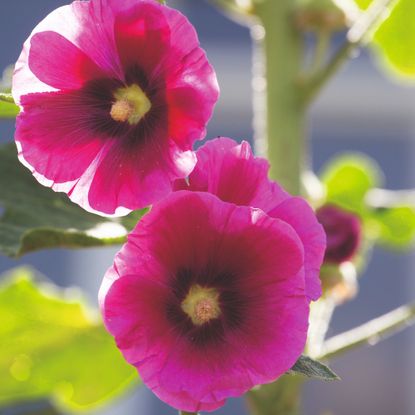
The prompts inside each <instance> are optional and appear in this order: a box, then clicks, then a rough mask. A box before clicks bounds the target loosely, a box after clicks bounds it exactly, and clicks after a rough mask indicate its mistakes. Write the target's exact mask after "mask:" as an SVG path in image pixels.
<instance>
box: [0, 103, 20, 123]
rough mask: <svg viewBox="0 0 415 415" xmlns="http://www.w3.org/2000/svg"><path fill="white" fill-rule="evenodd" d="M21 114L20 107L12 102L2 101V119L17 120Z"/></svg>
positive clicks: (0, 116)
mask: <svg viewBox="0 0 415 415" xmlns="http://www.w3.org/2000/svg"><path fill="white" fill-rule="evenodd" d="M18 113H19V107H18V106H17V105H15V104H13V103H11V102H5V101H2V100H0V119H4V118H16V116H17V114H18Z"/></svg>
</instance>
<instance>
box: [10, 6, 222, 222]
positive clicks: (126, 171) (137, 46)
mask: <svg viewBox="0 0 415 415" xmlns="http://www.w3.org/2000/svg"><path fill="white" fill-rule="evenodd" d="M12 92H13V96H14V99H15V100H16V102H17V103H19V105H20V107H21V109H22V112H21V113H20V115H19V117H18V119H17V130H16V141H17V145H18V150H19V158H20V160H21V161H22V162H23V163H24V164H25V165H26V166H27V167H29V168H30V169H31V170H32V172H33V174H34V176H35V177H36V178H37V180H39V181H40V182H41V183H42V184H44V185H47V186H50V187H52V188H53V189H54V190H56V191H64V192H66V193H67V194H68V195H69V197H70V198H71V199H72V200H73V201H75V202H76V203H78V204H80V205H81V206H83V207H84V208H86V209H88V210H93V211H98V212H102V213H105V214H114V213H115V214H125V213H127V212H128V211H129V210H132V209H137V208H142V207H144V206H147V205H149V204H151V203H153V202H155V201H157V200H159V199H160V198H162V197H164V196H165V195H166V194H168V193H169V192H170V191H171V183H172V181H173V180H174V179H177V178H180V177H186V176H187V175H188V174H189V173H190V171H191V170H192V169H193V167H194V164H195V163H196V158H195V155H194V153H193V152H192V145H193V143H194V141H195V140H197V139H200V138H202V137H203V136H204V135H205V126H206V123H207V121H208V120H209V118H210V116H211V114H212V109H213V106H214V104H215V102H216V100H217V98H218V85H217V81H216V77H215V74H214V71H213V69H212V67H211V66H210V65H209V63H208V61H207V59H206V56H205V53H204V51H203V50H202V49H201V48H200V47H199V42H198V38H197V35H196V32H195V30H194V28H193V27H192V25H191V24H190V23H189V22H188V20H187V19H186V18H185V17H184V16H183V15H182V14H181V13H179V12H178V11H175V10H173V9H171V8H168V7H166V6H162V5H160V4H159V3H158V2H157V1H154V0H123V1H120V0H90V1H75V2H73V3H72V4H71V5H68V6H64V7H61V8H59V9H57V10H55V11H54V12H52V13H51V14H50V15H48V16H47V17H46V18H45V19H44V20H43V21H42V22H41V23H40V24H39V25H38V26H37V27H36V28H35V29H34V31H33V32H32V34H31V35H30V37H29V39H28V40H27V41H26V43H25V45H24V48H23V52H22V54H21V55H20V58H19V60H18V62H17V64H16V70H15V74H14V78H13V91H12Z"/></svg>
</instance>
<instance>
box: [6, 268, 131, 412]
mask: <svg viewBox="0 0 415 415" xmlns="http://www.w3.org/2000/svg"><path fill="white" fill-rule="evenodd" d="M0 321H1V325H0V342H1V353H0V405H1V406H5V405H10V404H12V403H13V402H17V401H18V402H21V401H25V400H33V399H43V398H52V399H54V400H55V401H56V402H57V403H58V404H59V405H62V406H63V407H64V408H69V409H71V410H75V409H90V408H91V407H93V406H96V405H98V404H102V403H103V402H104V401H105V400H108V399H109V398H112V397H115V396H116V395H117V394H120V393H122V392H123V391H125V389H126V388H127V387H128V386H131V385H133V384H136V383H137V376H136V371H135V369H134V368H133V367H132V366H130V365H128V364H127V363H126V362H125V361H124V359H123V357H122V356H121V354H120V352H119V350H118V349H117V348H116V346H115V344H114V341H113V339H112V337H111V336H110V335H109V334H108V333H107V332H106V331H105V329H104V327H103V326H102V324H101V323H100V321H99V320H98V319H97V318H96V313H92V312H91V310H87V309H86V308H85V306H84V305H83V304H82V302H81V300H80V298H79V295H75V293H74V292H71V293H70V292H69V291H68V290H61V289H59V288H58V287H56V286H54V285H52V284H51V283H46V282H43V283H39V282H37V283H36V282H35V281H34V278H33V275H32V274H31V273H30V272H29V271H28V270H27V269H17V270H15V271H14V272H12V273H11V274H10V275H8V276H6V277H5V278H4V277H3V283H2V285H0Z"/></svg>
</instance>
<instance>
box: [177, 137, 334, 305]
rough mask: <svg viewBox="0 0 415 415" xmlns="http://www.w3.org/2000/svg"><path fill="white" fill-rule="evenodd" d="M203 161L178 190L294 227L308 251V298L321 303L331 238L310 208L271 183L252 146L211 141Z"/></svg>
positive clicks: (202, 150)
mask: <svg viewBox="0 0 415 415" xmlns="http://www.w3.org/2000/svg"><path fill="white" fill-rule="evenodd" d="M197 159H198V161H197V164H196V167H195V169H194V170H193V171H192V173H191V174H190V176H189V179H188V181H185V180H178V181H177V182H176V184H175V188H176V189H187V190H193V191H200V192H210V193H212V194H214V195H216V196H218V197H219V198H220V199H222V200H224V201H225V202H231V203H236V204H238V205H244V206H253V207H256V208H260V209H262V210H263V211H264V212H266V213H267V214H268V215H270V216H272V217H274V218H279V219H282V220H284V221H285V222H287V223H289V224H290V225H291V226H292V227H293V228H294V229H295V231H296V232H297V234H298V236H299V237H300V239H301V241H302V243H303V245H304V254H305V264H304V266H305V279H306V293H307V296H308V297H309V298H310V299H311V300H317V299H318V298H319V297H320V296H321V282H320V278H319V274H320V266H321V263H322V261H323V257H324V251H325V247H326V238H325V233H324V230H323V228H322V227H321V225H320V224H319V223H318V221H317V219H316V215H315V214H314V212H313V210H312V209H311V207H310V206H309V205H308V203H307V202H306V201H305V200H304V199H303V198H301V197H293V196H291V195H290V194H289V193H287V192H286V191H285V190H283V189H282V188H281V186H279V185H278V184H277V183H275V182H273V181H271V180H269V179H268V170H269V163H268V161H267V160H265V159H264V158H261V157H255V156H254V155H253V153H252V150H251V147H250V145H249V143H247V142H246V141H243V142H242V144H238V143H237V142H236V141H234V140H232V139H230V138H225V137H220V138H217V139H214V140H211V141H208V142H207V143H206V144H205V145H204V146H202V147H201V148H200V149H199V150H198V151H197Z"/></svg>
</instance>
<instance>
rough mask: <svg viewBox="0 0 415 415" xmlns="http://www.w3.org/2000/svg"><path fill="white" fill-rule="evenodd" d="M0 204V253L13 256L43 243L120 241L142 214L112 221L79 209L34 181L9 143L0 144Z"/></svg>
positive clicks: (66, 244) (53, 245) (83, 244)
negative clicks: (1, 211)
mask: <svg viewBox="0 0 415 415" xmlns="http://www.w3.org/2000/svg"><path fill="white" fill-rule="evenodd" d="M0 206H3V208H4V213H3V216H1V217H0V252H2V253H4V254H6V255H9V256H12V257H17V256H20V255H23V254H25V253H27V252H31V251H35V250H38V249H45V248H56V247H66V248H82V247H90V246H103V245H110V244H119V243H123V242H124V241H125V238H126V234H127V231H128V230H130V229H131V228H132V227H133V226H134V225H135V224H136V222H137V221H138V219H139V218H140V217H141V216H142V215H143V214H144V213H145V210H141V211H137V212H133V213H132V214H131V216H128V217H127V218H123V219H121V220H117V219H108V218H103V217H100V216H96V215H93V214H91V213H88V212H86V211H84V210H83V209H81V208H80V207H78V206H77V205H75V204H74V203H72V202H71V201H70V200H69V199H68V198H67V196H66V195H64V194H62V193H55V192H54V191H52V190H51V189H49V188H46V187H43V186H41V185H40V184H38V183H37V182H36V180H35V179H34V178H33V176H32V175H31V174H30V172H29V170H28V169H26V168H25V167H24V166H23V165H22V164H21V163H20V162H19V161H18V160H17V156H16V148H15V146H14V145H12V144H8V145H4V146H2V147H0Z"/></svg>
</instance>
